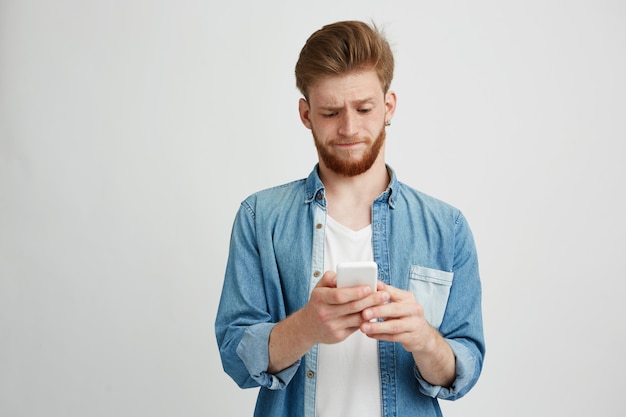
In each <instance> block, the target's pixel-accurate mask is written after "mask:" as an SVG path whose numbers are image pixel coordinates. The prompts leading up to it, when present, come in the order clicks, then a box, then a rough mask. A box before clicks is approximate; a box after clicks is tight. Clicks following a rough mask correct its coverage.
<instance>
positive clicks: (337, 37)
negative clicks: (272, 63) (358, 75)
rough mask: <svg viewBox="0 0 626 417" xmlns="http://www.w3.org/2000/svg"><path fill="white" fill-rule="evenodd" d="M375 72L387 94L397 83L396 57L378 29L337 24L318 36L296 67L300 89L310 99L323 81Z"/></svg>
mask: <svg viewBox="0 0 626 417" xmlns="http://www.w3.org/2000/svg"><path fill="white" fill-rule="evenodd" d="M369 68H372V69H374V70H375V71H376V73H377V74H378V78H379V79H380V82H381V84H382V87H383V92H384V93H387V91H389V87H390V85H391V80H392V79H393V68H394V61H393V53H392V52H391V47H390V46H389V42H387V40H386V39H385V37H384V36H383V34H382V32H380V31H379V30H378V28H377V27H376V25H374V24H372V25H371V26H370V25H368V24H366V23H363V22H358V21H344V22H336V23H332V24H329V25H326V26H324V27H322V28H321V29H320V30H318V31H316V32H314V33H313V34H312V35H311V36H310V37H309V39H308V40H307V41H306V43H305V45H304V47H303V48H302V50H301V51H300V57H299V58H298V62H297V63H296V86H297V87H298V89H299V90H300V92H301V93H302V94H303V95H304V97H305V98H307V99H308V94H309V88H310V87H311V85H312V84H314V83H315V81H316V80H318V79H319V78H320V77H323V76H326V75H340V74H345V73H348V72H352V71H361V70H364V69H369Z"/></svg>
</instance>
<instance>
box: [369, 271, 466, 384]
mask: <svg viewBox="0 0 626 417" xmlns="http://www.w3.org/2000/svg"><path fill="white" fill-rule="evenodd" d="M379 290H381V291H385V292H388V293H389V294H390V296H391V299H390V301H391V302H390V303H387V304H385V305H381V306H375V307H372V308H368V309H366V310H364V311H363V319H364V322H363V324H362V325H361V331H363V333H365V334H366V335H368V336H370V337H372V338H374V339H378V340H387V341H390V342H398V343H400V344H402V347H403V348H404V349H405V350H407V351H408V352H411V353H412V354H413V358H414V359H415V364H416V365H417V368H418V369H419V371H420V374H421V375H422V377H423V378H424V379H425V380H426V381H428V382H429V383H430V384H432V385H438V386H444V387H446V386H450V384H452V383H453V382H454V379H455V377H456V367H455V358H454V352H453V351H452V348H451V347H450V345H449V344H448V343H447V342H446V340H445V339H444V338H443V337H442V336H441V334H439V332H438V331H437V330H436V329H434V328H433V327H432V326H431V325H430V324H429V323H428V321H426V318H425V316H424V310H423V308H422V306H421V305H420V304H419V303H418V302H417V301H416V300H415V296H414V295H413V294H412V293H411V292H409V291H403V290H400V289H398V288H395V287H392V286H391V285H385V284H382V283H380V284H379ZM378 317H383V318H385V320H384V321H379V322H373V323H372V322H370V320H371V319H373V318H378Z"/></svg>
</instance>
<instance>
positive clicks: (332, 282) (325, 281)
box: [315, 271, 337, 288]
mask: <svg viewBox="0 0 626 417" xmlns="http://www.w3.org/2000/svg"><path fill="white" fill-rule="evenodd" d="M315 287H316V288H318V287H329V288H335V287H337V274H336V273H335V272H334V271H326V272H324V275H323V276H322V279H320V280H319V281H318V282H317V285H316V286H315Z"/></svg>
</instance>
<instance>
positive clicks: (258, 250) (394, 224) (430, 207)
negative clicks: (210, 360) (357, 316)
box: [215, 167, 485, 417]
mask: <svg viewBox="0 0 626 417" xmlns="http://www.w3.org/2000/svg"><path fill="white" fill-rule="evenodd" d="M388 169H389V171H390V172H391V175H392V178H391V181H390V183H389V187H388V188H387V190H386V191H385V192H383V193H382V194H381V195H380V196H379V197H378V198H377V199H376V200H375V201H374V202H373V204H372V245H373V250H374V260H375V261H376V262H377V263H378V266H379V279H380V280H381V281H383V282H385V283H387V284H390V285H393V286H395V287H397V288H402V289H406V290H410V291H411V292H412V293H413V294H414V295H415V297H416V298H417V301H418V302H419V303H420V304H421V305H422V306H423V307H424V311H425V315H426V318H427V320H428V321H429V323H430V324H431V325H432V326H433V327H435V328H437V329H438V330H439V332H440V333H441V334H442V335H443V337H444V338H445V339H446V340H447V342H448V343H449V344H450V346H451V347H452V350H453V351H454V354H455V356H456V380H455V381H454V383H453V385H452V386H451V387H449V388H448V387H441V386H433V385H431V384H429V383H428V382H426V381H425V380H424V379H423V378H422V377H421V375H420V373H419V370H418V369H417V367H416V365H415V361H414V360H413V356H412V354H411V353H409V352H407V351H405V350H404V349H403V348H402V346H401V345H400V344H398V343H393V342H385V341H380V342H378V343H379V344H378V351H379V367H380V380H381V399H382V415H383V416H400V417H409V416H422V417H425V416H441V411H440V408H439V404H438V401H437V399H438V398H439V399H447V400H454V399H457V398H460V397H462V396H463V395H465V394H466V393H467V392H468V391H469V390H470V388H472V387H473V386H474V384H475V383H476V381H477V380H478V376H479V374H480V372H481V369H482V363H483V357H484V353H485V346H484V338H483V327H482V312H481V284H480V278H479V275H478V262H477V256H476V251H475V247H474V241H473V237H472V233H471V231H470V229H469V226H468V225H467V222H466V220H465V218H464V217H463V216H462V214H461V213H460V212H459V211H458V210H457V209H455V208H453V207H451V206H449V205H447V204H446V203H443V202H441V201H439V200H437V199H434V198H432V197H430V196H427V195H425V194H423V193H421V192H419V191H416V190H414V189H412V188H410V187H408V186H407V185H405V184H403V183H401V182H399V181H398V180H397V178H396V175H395V173H394V171H393V170H392V169H391V168H389V167H388ZM325 228H326V198H325V196H324V185H323V184H322V182H321V180H320V178H319V176H318V173H317V167H316V168H315V169H314V170H313V171H312V172H311V174H310V175H309V177H308V178H306V179H303V180H298V181H294V182H291V183H288V184H285V185H282V186H278V187H274V188H271V189H267V190H264V191H261V192H258V193H256V194H253V195H252V196H250V197H248V198H247V199H246V200H245V201H243V202H242V204H241V207H240V209H239V211H238V213H237V215H236V218H235V221H234V225H233V230H232V235H231V242H230V254H229V258H228V263H227V266H226V275H225V279H224V284H223V288H222V296H221V300H220V304H219V308H218V312H217V317H216V320H215V332H216V336H217V342H218V345H219V349H220V355H221V358H222V364H223V367H224V370H225V371H226V372H227V373H228V374H229V375H230V376H231V377H232V378H233V379H234V380H235V382H236V383H237V384H238V385H239V386H240V387H242V388H249V387H261V388H260V391H259V397H258V401H257V405H256V410H255V416H263V417H268V416H281V417H294V416H305V417H314V416H315V384H316V371H317V346H315V347H313V348H312V349H311V350H310V351H309V352H308V353H307V354H306V355H305V356H304V357H303V358H301V359H300V360H299V361H298V362H296V363H294V364H293V365H292V366H291V367H289V368H287V369H285V370H283V371H281V372H279V373H277V374H269V373H267V371H266V370H267V366H268V363H269V353H268V340H269V334H270V332H271V330H272V328H273V326H274V325H275V324H276V323H278V322H279V321H281V320H283V319H284V318H285V317H287V316H288V315H290V314H292V313H294V312H296V311H297V310H299V309H301V308H302V307H304V305H305V304H306V303H307V301H308V299H309V295H310V291H311V290H312V289H313V287H314V286H315V285H316V284H317V282H318V281H319V279H320V278H321V277H322V275H323V273H324V271H323V265H324V232H325Z"/></svg>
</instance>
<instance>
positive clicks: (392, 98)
mask: <svg viewBox="0 0 626 417" xmlns="http://www.w3.org/2000/svg"><path fill="white" fill-rule="evenodd" d="M395 112H396V93H394V92H393V91H389V92H387V94H385V121H386V122H387V121H391V119H392V118H393V115H394V113H395Z"/></svg>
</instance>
